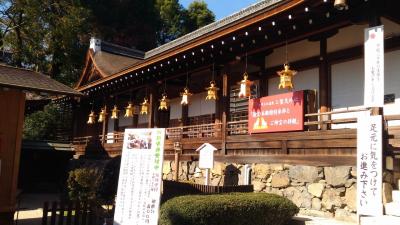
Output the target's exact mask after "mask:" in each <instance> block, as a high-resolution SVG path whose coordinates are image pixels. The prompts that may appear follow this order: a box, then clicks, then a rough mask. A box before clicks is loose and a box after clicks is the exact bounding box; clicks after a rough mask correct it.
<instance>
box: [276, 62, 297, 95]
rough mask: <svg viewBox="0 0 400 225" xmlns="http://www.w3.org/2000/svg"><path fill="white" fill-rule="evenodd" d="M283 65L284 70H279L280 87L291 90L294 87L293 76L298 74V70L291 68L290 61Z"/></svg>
mask: <svg viewBox="0 0 400 225" xmlns="http://www.w3.org/2000/svg"><path fill="white" fill-rule="evenodd" d="M283 67H284V69H283V70H281V71H278V72H277V73H278V75H279V76H280V83H279V86H278V88H279V89H284V88H287V89H288V90H289V91H291V90H292V89H293V76H294V75H296V73H297V71H295V70H291V69H290V66H289V64H288V63H285V64H284V65H283Z"/></svg>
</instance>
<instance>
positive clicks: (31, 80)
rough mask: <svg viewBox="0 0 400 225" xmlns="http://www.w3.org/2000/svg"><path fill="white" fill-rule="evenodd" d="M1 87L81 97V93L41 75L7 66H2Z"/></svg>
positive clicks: (0, 69)
mask: <svg viewBox="0 0 400 225" xmlns="http://www.w3.org/2000/svg"><path fill="white" fill-rule="evenodd" d="M0 87H8V88H16V89H23V90H28V91H39V92H45V93H51V94H61V95H81V93H80V92H78V91H75V90H74V89H72V88H70V87H68V86H66V85H64V84H62V83H60V82H57V81H55V80H53V79H51V78H50V77H48V76H45V75H43V74H41V73H37V72H34V71H32V70H26V69H20V68H15V67H11V66H6V65H0Z"/></svg>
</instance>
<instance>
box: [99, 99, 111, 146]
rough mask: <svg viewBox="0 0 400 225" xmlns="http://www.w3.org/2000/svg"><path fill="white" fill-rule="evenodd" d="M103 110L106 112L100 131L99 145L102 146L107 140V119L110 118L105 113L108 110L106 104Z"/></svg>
mask: <svg viewBox="0 0 400 225" xmlns="http://www.w3.org/2000/svg"><path fill="white" fill-rule="evenodd" d="M104 110H105V111H106V113H107V115H106V117H105V118H104V120H103V124H102V130H101V144H103V145H104V143H105V142H106V139H107V129H108V118H109V116H110V115H109V113H108V112H107V110H108V107H107V103H106V104H105V105H104Z"/></svg>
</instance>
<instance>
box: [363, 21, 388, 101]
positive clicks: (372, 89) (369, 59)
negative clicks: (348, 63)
mask: <svg viewBox="0 0 400 225" xmlns="http://www.w3.org/2000/svg"><path fill="white" fill-rule="evenodd" d="M364 36H365V37H364V39H365V43H364V58H365V61H364V64H365V65H364V70H365V71H364V73H365V78H364V79H365V80H364V106H365V107H383V104H384V54H383V53H384V45H383V43H384V42H383V39H384V36H383V26H378V27H372V28H367V29H365V34H364Z"/></svg>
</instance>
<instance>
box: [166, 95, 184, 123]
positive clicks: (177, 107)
mask: <svg viewBox="0 0 400 225" xmlns="http://www.w3.org/2000/svg"><path fill="white" fill-rule="evenodd" d="M170 107H171V111H170V114H169V118H170V119H171V120H172V119H180V118H182V105H181V99H180V98H174V99H171V101H170Z"/></svg>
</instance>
